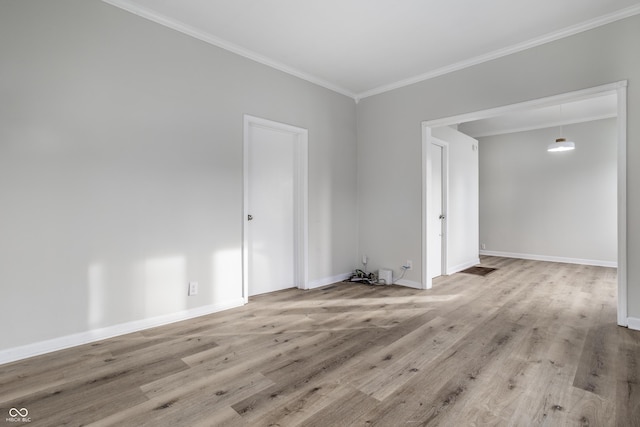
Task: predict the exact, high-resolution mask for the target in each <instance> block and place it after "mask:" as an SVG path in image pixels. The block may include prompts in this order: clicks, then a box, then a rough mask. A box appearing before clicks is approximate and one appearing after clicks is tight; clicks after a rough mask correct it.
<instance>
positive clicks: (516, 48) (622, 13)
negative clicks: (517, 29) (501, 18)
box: [102, 0, 640, 103]
mask: <svg viewBox="0 0 640 427" xmlns="http://www.w3.org/2000/svg"><path fill="white" fill-rule="evenodd" d="M102 1H103V2H104V3H108V4H110V5H112V6H115V7H118V8H120V9H123V10H126V11H127V12H130V13H133V14H135V15H138V16H140V17H142V18H145V19H148V20H150V21H153V22H155V23H158V24H160V25H163V26H165V27H169V28H171V29H173V30H176V31H179V32H181V33H183V34H187V35H189V36H191V37H194V38H196V39H198V40H201V41H204V42H206V43H209V44H212V45H214V46H217V47H219V48H221V49H225V50H227V51H229V52H233V53H235V54H237V55H240V56H242V57H245V58H247V59H250V60H253V61H256V62H258V63H260V64H263V65H266V66H268V67H271V68H274V69H276V70H279V71H282V72H284V73H287V74H290V75H292V76H295V77H298V78H300V79H302V80H306V81H308V82H310V83H313V84H316V85H318V86H321V87H324V88H326V89H329V90H332V91H334V92H337V93H339V94H342V95H345V96H348V97H350V98H353V99H354V100H355V102H356V103H358V102H359V101H360V100H362V99H364V98H367V97H370V96H373V95H378V94H381V93H384V92H388V91H391V90H394V89H399V88H401V87H405V86H409V85H412V84H415V83H419V82H422V81H425V80H429V79H432V78H435V77H438V76H441V75H444V74H448V73H451V72H454V71H459V70H462V69H464V68H469V67H472V66H474V65H478V64H482V63H484V62H488V61H492V60H494V59H498V58H501V57H504V56H507V55H511V54H513V53H518V52H521V51H523V50H526V49H530V48H532V47H536V46H540V45H543V44H545V43H549V42H552V41H555V40H559V39H562V38H565V37H569V36H572V35H575V34H578V33H581V32H584V31H588V30H591V29H594V28H597V27H600V26H603V25H606V24H609V23H612V22H615V21H618V20H620V19H624V18H628V17H631V16H634V15H637V14H640V4H639V5H635V6H631V7H628V8H625V9H621V10H619V11H616V12H613V13H610V14H607V15H603V16H600V17H598V18H594V19H591V20H589V21H585V22H582V23H580V24H576V25H572V26H570V27H567V28H564V29H562V30H559V31H554V32H552V33H548V34H546V35H543V36H541V37H536V38H534V39H531V40H528V41H526V42H523V43H518V44H515V45H513V46H508V47H506V48H503V49H498V50H495V51H493V52H489V53H487V54H484V55H479V56H476V57H474V58H470V59H467V60H464V61H460V62H457V63H455V64H450V65H447V66H445V67H441V68H438V69H436V70H432V71H429V72H427V73H424V74H420V75H417V76H414V77H410V78H408V79H404V80H400V81H397V82H395V83H390V84H387V85H383V86H379V87H377V88H374V89H371V90H367V91H364V92H361V93H358V94H356V93H354V92H352V91H350V90H348V89H345V88H343V87H340V86H338V85H335V84H333V83H331V82H328V81H326V80H324V79H321V78H319V77H316V76H314V75H312V74H309V73H306V72H303V71H300V70H298V69H296V68H293V67H290V66H288V65H285V64H283V63H281V62H279V61H275V60H273V59H271V58H268V57H265V56H263V55H260V54H258V53H256V52H253V51H251V50H249V49H245V48H243V47H241V46H238V45H235V44H233V43H230V42H228V41H226V40H223V39H221V38H219V37H216V36H214V35H212V34H209V33H207V32H205V31H201V30H198V29H197V28H194V27H192V26H190V25H187V24H185V23H183V22H180V21H178V20H175V19H172V18H169V17H167V16H164V15H161V14H159V13H157V12H154V11H151V10H149V9H147V8H143V7H140V6H138V5H136V4H134V3H132V2H131V1H130V0H102Z"/></svg>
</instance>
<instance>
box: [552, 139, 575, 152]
mask: <svg viewBox="0 0 640 427" xmlns="http://www.w3.org/2000/svg"><path fill="white" fill-rule="evenodd" d="M575 148H576V144H575V142H573V141H567V140H566V139H565V138H558V139H556V142H553V143H551V144H549V146H548V147H547V151H548V152H550V153H555V152H558V151H569V150H574V149H575Z"/></svg>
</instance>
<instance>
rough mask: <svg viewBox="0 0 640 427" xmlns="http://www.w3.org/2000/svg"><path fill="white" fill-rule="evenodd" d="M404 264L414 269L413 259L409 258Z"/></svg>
mask: <svg viewBox="0 0 640 427" xmlns="http://www.w3.org/2000/svg"><path fill="white" fill-rule="evenodd" d="M404 266H405V267H407V270H413V261H411V260H410V259H408V260H407V262H406V263H405V264H404Z"/></svg>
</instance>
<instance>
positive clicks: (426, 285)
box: [422, 126, 449, 289]
mask: <svg viewBox="0 0 640 427" xmlns="http://www.w3.org/2000/svg"><path fill="white" fill-rule="evenodd" d="M422 132H423V139H424V140H425V144H426V146H425V147H424V149H423V156H424V161H423V175H424V176H423V180H422V183H423V186H424V188H425V195H424V197H423V212H424V215H423V217H422V229H423V232H422V240H423V241H422V245H423V251H422V253H423V254H426V255H427V256H428V253H429V251H428V248H429V239H430V238H431V237H432V236H431V230H429V224H428V218H429V217H430V216H431V215H433V214H434V213H433V212H432V209H431V204H430V203H429V201H430V200H431V198H432V197H433V186H432V185H431V184H432V183H431V175H432V173H433V172H432V164H433V163H432V160H433V159H432V158H431V154H430V153H431V150H430V148H431V144H433V145H437V146H439V147H441V148H442V170H441V174H442V177H441V179H442V181H441V185H442V211H443V212H442V213H443V214H444V216H445V219H444V223H443V224H441V232H442V245H441V247H440V252H441V259H440V263H441V266H440V272H441V274H442V275H443V276H444V275H447V274H448V273H447V259H448V245H447V239H448V236H449V221H448V218H447V217H448V214H449V144H448V143H447V142H446V141H443V140H441V139H438V138H436V137H434V136H433V135H432V134H431V128H426V127H424V126H423V128H422ZM427 233H428V234H427ZM422 265H423V275H426V277H425V276H423V281H422V287H423V289H431V287H432V277H433V266H431V265H430V263H428V262H426V260H423V264H422ZM425 279H426V280H425Z"/></svg>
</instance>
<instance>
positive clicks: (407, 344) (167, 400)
mask: <svg viewBox="0 0 640 427" xmlns="http://www.w3.org/2000/svg"><path fill="white" fill-rule="evenodd" d="M482 262H483V265H486V266H491V267H498V270H497V271H495V272H493V273H491V274H490V275H488V276H487V277H479V276H473V275H469V274H463V273H458V274H455V275H452V276H449V277H446V278H439V279H437V280H436V281H435V283H434V288H433V290H431V291H418V290H413V289H408V288H403V287H397V286H388V287H384V286H379V287H370V286H365V285H357V284H348V283H338V284H335V285H331V286H328V287H325V288H323V289H319V290H313V291H299V290H286V291H281V292H277V293H273V294H268V295H263V296H259V297H255V298H252V299H251V300H250V303H249V304H248V305H246V306H244V307H242V308H239V309H233V310H229V311H226V312H223V313H217V314H214V315H209V316H205V317H201V318H197V319H193V320H190V321H185V322H181V323H176V324H172V325H168V326H164V327H160V328H155V329H151V330H147V331H144V332H140V333H135V334H130V335H126V336H122V337H118V338H114V339H110V340H105V341H101V342H98V343H94V344H91V345H85V346H81V347H76V348H73V349H69V350H65V351H60V352H57V353H51V354H48V355H44V356H39V357H35V358H32V359H29V360H25V361H21V362H17V363H12V364H7V365H3V366H0V411H2V414H1V416H0V425H14V426H15V425H25V424H18V423H10V422H7V421H6V420H5V417H6V416H7V415H6V414H7V412H8V410H9V408H12V407H15V408H27V409H28V410H29V417H31V421H32V422H31V423H30V424H29V425H31V426H37V425H38V426H39V425H46V426H61V425H100V426H102V425H117V426H140V425H150V426H172V427H173V426H211V425H220V426H293V425H303V426H419V425H430V426H431V425H434V426H435V425H440V426H456V427H457V426H493V425H500V426H543V425H544V426H564V425H570V426H640V332H638V331H631V330H628V329H626V328H621V327H618V326H616V324H615V323H616V305H615V301H616V272H615V270H614V269H610V268H601V267H589V266H580V265H569V264H552V263H544V262H536V261H525V260H514V259H504V258H489V257H486V258H483V259H482ZM3 422H4V423H5V424H2V423H3Z"/></svg>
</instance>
